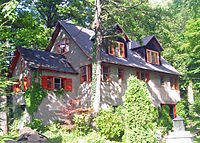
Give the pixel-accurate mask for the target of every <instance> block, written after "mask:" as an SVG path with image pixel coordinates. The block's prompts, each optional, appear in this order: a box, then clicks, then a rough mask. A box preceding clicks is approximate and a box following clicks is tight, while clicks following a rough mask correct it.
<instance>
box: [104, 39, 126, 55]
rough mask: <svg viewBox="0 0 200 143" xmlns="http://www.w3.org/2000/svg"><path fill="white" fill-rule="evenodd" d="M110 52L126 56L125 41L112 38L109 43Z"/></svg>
mask: <svg viewBox="0 0 200 143" xmlns="http://www.w3.org/2000/svg"><path fill="white" fill-rule="evenodd" d="M108 53H109V55H114V56H118V57H125V52H124V43H122V42H118V41H111V40H110V41H109V43H108Z"/></svg>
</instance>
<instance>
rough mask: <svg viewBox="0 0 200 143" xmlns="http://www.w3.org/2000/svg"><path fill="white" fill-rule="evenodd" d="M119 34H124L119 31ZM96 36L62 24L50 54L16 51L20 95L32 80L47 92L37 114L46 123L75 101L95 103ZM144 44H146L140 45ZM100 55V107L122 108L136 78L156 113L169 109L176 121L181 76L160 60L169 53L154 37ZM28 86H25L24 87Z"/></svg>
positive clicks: (122, 40) (111, 43)
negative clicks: (58, 93)
mask: <svg viewBox="0 0 200 143" xmlns="http://www.w3.org/2000/svg"><path fill="white" fill-rule="evenodd" d="M115 28H116V31H117V32H120V33H122V32H123V30H122V29H121V27H120V26H119V25H115ZM94 34H95V33H94V31H93V30H91V29H88V28H84V27H80V26H76V25H74V24H70V23H66V22H64V21H58V23H57V25H56V27H55V29H54V32H53V34H52V37H51V40H50V44H49V45H48V46H47V48H46V50H45V51H37V50H31V49H25V48H17V49H16V51H15V54H14V57H13V59H12V63H11V66H10V73H9V76H10V77H17V78H18V79H19V80H18V81H19V84H16V85H14V87H13V90H14V91H15V92H21V91H24V90H26V89H28V88H29V87H30V85H31V78H32V77H33V74H34V73H36V71H37V72H38V73H40V74H39V75H38V82H39V83H40V84H41V85H42V87H43V88H45V89H47V90H48V95H47V96H46V97H45V98H44V99H43V101H42V103H41V104H40V105H39V107H38V111H37V112H36V113H35V114H34V115H35V117H36V118H39V119H42V120H44V121H51V120H56V119H57V118H56V116H55V112H57V111H58V110H60V109H59V107H60V106H66V104H67V101H68V100H69V99H70V98H73V97H76V96H81V97H82V100H83V105H85V106H90V103H91V98H90V97H91V96H90V95H91V81H92V46H93V44H94ZM141 41H142V42H141ZM106 43H107V44H105V46H104V48H103V49H102V53H101V60H102V63H101V107H102V108H107V107H108V106H114V107H116V106H118V105H122V104H123V102H122V98H121V97H122V96H123V95H124V94H125V91H126V89H127V79H128V77H129V76H130V75H135V76H137V77H138V79H140V80H143V81H145V82H146V83H147V85H148V91H149V93H150V95H151V102H152V104H154V105H155V106H156V107H161V106H162V105H168V106H169V107H170V115H171V116H172V117H175V116H176V115H175V112H176V103H177V102H178V101H179V100H180V91H179V86H178V76H180V75H181V74H180V73H179V72H178V71H177V70H176V69H175V68H174V67H172V66H171V65H170V64H169V63H168V62H167V61H166V60H165V59H164V58H162V56H161V52H162V51H163V50H164V49H163V48H162V46H161V45H160V43H159V42H158V40H157V38H156V37H155V36H148V37H145V38H143V39H141V40H140V41H131V40H130V39H129V38H128V36H127V35H125V36H124V37H119V38H118V39H117V40H112V39H109V40H106ZM21 81H23V82H21ZM58 88H63V89H64V90H65V97H63V98H61V97H57V96H56V95H55V92H54V91H55V90H56V89H58Z"/></svg>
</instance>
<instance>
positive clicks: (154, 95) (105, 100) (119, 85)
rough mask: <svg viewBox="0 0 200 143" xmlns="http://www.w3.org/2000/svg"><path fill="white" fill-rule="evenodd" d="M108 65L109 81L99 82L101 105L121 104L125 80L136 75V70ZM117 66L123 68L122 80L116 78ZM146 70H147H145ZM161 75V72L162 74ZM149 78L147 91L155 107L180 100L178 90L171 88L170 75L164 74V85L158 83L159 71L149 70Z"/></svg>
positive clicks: (125, 86) (125, 84)
mask: <svg viewBox="0 0 200 143" xmlns="http://www.w3.org/2000/svg"><path fill="white" fill-rule="evenodd" d="M108 66H110V82H101V94H102V97H101V101H102V105H101V106H102V107H103V108H107V107H108V105H114V106H117V105H122V104H123V101H122V98H121V97H122V96H123V95H124V94H125V91H126V89H127V80H128V77H129V76H130V75H135V76H136V71H142V70H138V69H137V70H136V69H134V68H129V67H123V66H117V65H108ZM118 68H122V69H124V80H123V81H120V80H118ZM145 72H147V71H145ZM162 75H163V74H162ZM149 77H150V80H149V82H148V84H147V87H148V92H149V93H150V95H151V102H152V104H154V105H155V106H156V107H158V106H160V104H161V103H162V104H176V103H177V102H178V101H179V100H180V91H179V90H174V89H171V87H170V76H169V75H167V74H165V75H164V77H165V78H164V80H165V81H164V85H161V84H160V73H158V72H149Z"/></svg>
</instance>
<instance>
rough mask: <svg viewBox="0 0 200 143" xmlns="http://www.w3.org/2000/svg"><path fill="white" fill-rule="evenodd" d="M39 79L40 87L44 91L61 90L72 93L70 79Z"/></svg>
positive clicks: (48, 77) (43, 77) (49, 77)
mask: <svg viewBox="0 0 200 143" xmlns="http://www.w3.org/2000/svg"><path fill="white" fill-rule="evenodd" d="M41 79H42V87H43V88H45V89H50V90H53V89H58V88H63V89H64V90H65V91H72V79H68V78H61V77H53V76H42V77H41Z"/></svg>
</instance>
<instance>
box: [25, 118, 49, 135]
mask: <svg viewBox="0 0 200 143" xmlns="http://www.w3.org/2000/svg"><path fill="white" fill-rule="evenodd" d="M26 126H27V127H30V128H31V129H33V130H36V131H38V132H42V133H43V132H45V131H47V130H48V127H47V126H45V125H43V123H42V121H41V120H40V119H36V118H33V119H32V122H31V123H30V124H27V125H26Z"/></svg>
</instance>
